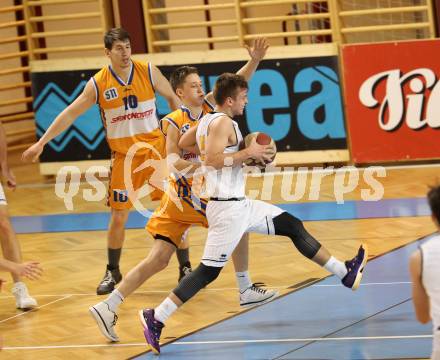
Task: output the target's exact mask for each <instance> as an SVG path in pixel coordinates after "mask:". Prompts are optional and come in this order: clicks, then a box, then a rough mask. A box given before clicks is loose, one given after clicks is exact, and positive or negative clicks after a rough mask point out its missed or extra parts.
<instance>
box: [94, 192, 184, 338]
mask: <svg viewBox="0 0 440 360" xmlns="http://www.w3.org/2000/svg"><path fill="white" fill-rule="evenodd" d="M162 206H164V213H162V211H161V209H162ZM169 210H170V209H169V204H167V201H166V199H165V198H163V199H162V201H161V206H159V207H158V209H156V211H155V212H154V213H153V214H152V216H151V218H150V220H149V221H148V223H147V225H146V229H147V231H148V232H149V233H150V234H151V235H152V236H153V237H154V239H155V240H154V243H153V246H152V249H151V250H150V253H149V254H148V256H147V257H146V258H145V259H144V260H142V261H141V262H140V263H139V264H138V265H136V266H135V267H134V268H133V269H132V270H130V271H129V272H128V274H127V275H126V276H125V277H124V279H123V280H122V282H121V283H120V284H119V286H118V288H117V289H114V290H113V291H112V292H111V294H110V295H109V296H108V297H107V299H105V300H104V301H101V302H100V303H98V304H96V305H94V306H92V307H90V308H89V311H90V313H91V315H92V316H93V318H94V319H95V321H96V323H97V325H98V327H99V329H100V330H101V333H102V334H103V335H104V336H105V337H106V338H107V339H109V340H110V341H118V340H119V339H118V336H117V335H116V332H115V329H114V327H115V325H116V321H117V311H118V307H119V305H121V304H122V302H123V301H124V299H125V298H126V297H127V296H129V295H130V294H131V293H133V292H134V291H135V290H136V289H138V288H139V287H140V286H141V285H142V284H143V283H144V282H145V281H147V280H148V279H149V278H150V277H151V276H153V275H154V274H156V273H158V272H160V271H161V270H163V269H164V268H165V267H167V265H168V262H169V260H170V258H171V256H172V254H173V253H174V251H175V250H176V248H177V244H179V243H180V239H181V238H182V236H183V234H184V233H185V232H186V231H187V230H188V228H189V226H190V225H189V224H183V223H179V222H177V221H174V220H173V219H171V218H170V217H169V216H168V215H169V214H168V211H169Z"/></svg>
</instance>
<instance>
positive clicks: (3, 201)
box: [0, 183, 8, 205]
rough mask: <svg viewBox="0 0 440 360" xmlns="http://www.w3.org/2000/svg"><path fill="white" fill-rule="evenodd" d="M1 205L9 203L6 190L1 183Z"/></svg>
mask: <svg viewBox="0 0 440 360" xmlns="http://www.w3.org/2000/svg"><path fill="white" fill-rule="evenodd" d="M0 205H8V203H7V201H6V196H5V191H4V190H3V185H2V184H1V183H0Z"/></svg>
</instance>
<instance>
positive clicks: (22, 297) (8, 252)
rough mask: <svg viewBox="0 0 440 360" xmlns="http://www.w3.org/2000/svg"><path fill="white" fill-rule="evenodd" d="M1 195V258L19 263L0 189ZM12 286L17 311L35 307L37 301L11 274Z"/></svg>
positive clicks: (19, 251) (19, 256)
mask: <svg viewBox="0 0 440 360" xmlns="http://www.w3.org/2000/svg"><path fill="white" fill-rule="evenodd" d="M0 190H1V193H2V195H3V196H2V197H1V198H2V199H3V202H2V204H0V241H1V248H2V252H3V256H4V258H5V259H6V260H10V261H13V262H17V263H21V261H22V259H21V249H20V244H19V242H18V239H17V237H16V234H15V231H14V229H13V227H12V224H11V221H10V218H9V213H8V208H7V205H6V200H5V199H4V193H3V189H0ZM12 279H13V281H14V286H13V288H12V293H13V294H14V296H15V302H16V306H17V308H18V309H31V308H34V307H36V306H37V305H38V304H37V301H36V300H35V299H34V298H32V297H31V296H30V295H29V293H28V289H27V287H26V285H25V284H24V283H23V282H22V281H21V278H20V277H19V276H18V275H14V274H12Z"/></svg>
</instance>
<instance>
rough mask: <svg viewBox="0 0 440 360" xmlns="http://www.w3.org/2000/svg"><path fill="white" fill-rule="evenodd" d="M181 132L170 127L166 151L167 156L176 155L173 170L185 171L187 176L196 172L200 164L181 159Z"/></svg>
mask: <svg viewBox="0 0 440 360" xmlns="http://www.w3.org/2000/svg"><path fill="white" fill-rule="evenodd" d="M179 135H180V134H179V130H177V129H176V128H175V127H174V126H169V127H168V130H167V138H166V149H167V155H168V156H169V155H171V154H176V155H177V156H176V157H175V159H177V160H176V161H174V162H173V164H172V165H173V166H172V167H173V169H176V170H179V171H180V170H185V173H186V174H192V173H194V171H195V170H196V169H197V168H198V167H200V165H199V164H195V163H193V162H191V161H187V160H184V159H182V158H181V157H180V148H179V146H178V144H179ZM169 165H170V164H169Z"/></svg>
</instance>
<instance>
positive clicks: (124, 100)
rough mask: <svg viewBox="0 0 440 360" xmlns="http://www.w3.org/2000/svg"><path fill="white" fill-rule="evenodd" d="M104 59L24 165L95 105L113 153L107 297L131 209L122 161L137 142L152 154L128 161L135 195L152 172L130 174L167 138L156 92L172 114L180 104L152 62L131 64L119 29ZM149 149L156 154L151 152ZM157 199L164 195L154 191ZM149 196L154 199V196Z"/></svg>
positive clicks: (109, 37)
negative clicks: (148, 147)
mask: <svg viewBox="0 0 440 360" xmlns="http://www.w3.org/2000/svg"><path fill="white" fill-rule="evenodd" d="M104 44H105V54H106V56H107V57H108V58H109V59H110V65H109V66H106V67H104V68H102V69H101V70H100V71H99V72H98V73H96V74H95V75H94V76H93V77H92V78H91V79H90V80H89V81H88V82H87V84H86V86H85V88H84V90H83V92H82V93H81V94H80V95H79V96H78V98H77V99H76V100H75V101H74V102H73V103H72V104H71V105H69V106H68V107H67V108H66V109H64V110H63V112H61V114H59V115H58V116H57V118H56V119H55V120H54V122H53V123H52V125H51V126H50V127H49V128H48V129H47V131H46V132H45V134H44V135H43V136H42V137H41V139H40V140H39V141H38V142H37V143H35V144H34V145H32V146H31V147H30V148H28V149H27V150H26V151H25V152H24V153H23V160H29V159H30V160H32V161H35V160H36V159H37V158H38V157H39V155H40V154H41V153H42V151H43V148H44V146H45V145H46V144H47V143H48V142H49V141H51V140H52V139H53V138H55V137H56V136H58V135H59V134H61V133H62V132H63V131H64V130H66V129H67V128H68V127H69V126H70V125H71V124H72V123H73V122H74V121H75V119H76V118H78V117H79V116H80V115H81V114H83V113H84V112H85V111H87V110H88V109H89V108H90V107H91V106H93V104H95V103H96V104H98V106H99V108H100V112H101V117H102V122H103V124H104V128H105V132H106V136H107V142H108V144H109V147H110V149H111V151H112V163H111V174H110V182H109V193H108V205H109V206H110V207H111V219H110V224H109V228H108V237H107V245H108V265H107V269H106V271H105V275H104V278H103V279H102V281H101V283H100V284H99V286H98V288H97V294H98V295H102V294H108V293H110V292H112V290H113V289H114V286H115V285H116V284H117V283H119V282H120V281H121V279H122V275H121V273H120V271H119V259H120V256H121V250H122V245H123V243H124V233H125V223H126V221H127V218H128V213H129V210H130V208H131V207H132V201H131V199H130V198H129V197H128V190H127V189H126V185H125V182H124V160H125V157H126V154H127V152H128V150H129V149H130V147H131V146H132V145H133V144H135V143H138V142H143V143H148V144H149V145H151V147H152V148H151V149H145V148H143V149H141V150H139V151H138V152H136V154H135V156H134V158H133V160H132V168H131V169H132V171H131V182H132V185H133V188H134V190H137V189H139V188H140V187H141V186H142V185H144V184H145V183H146V182H148V181H149V179H150V177H151V175H152V173H153V169H151V168H147V169H145V170H144V171H139V172H136V173H133V170H134V169H136V168H137V167H138V166H139V165H140V164H142V163H144V161H146V160H147V159H150V158H156V157H157V155H156V154H157V152H159V153H160V154H161V155H163V153H164V149H165V138H164V136H163V134H162V132H161V130H160V129H159V121H158V119H157V116H156V104H155V100H156V98H155V91H157V92H158V93H159V94H160V95H162V96H163V97H164V98H165V99H166V100H167V101H168V104H169V106H170V108H171V109H177V108H178V107H179V105H180V100H179V98H178V97H177V96H176V94H175V93H174V92H173V89H172V88H171V86H170V84H169V82H168V80H167V79H166V78H165V77H164V76H163V75H162V73H161V72H160V70H159V69H158V68H157V67H156V66H154V65H152V64H151V63H147V62H145V63H144V62H141V61H137V60H133V59H131V46H130V35H129V34H128V32H127V31H125V30H124V29H121V28H116V29H111V30H109V31H108V32H107V33H106V34H105V36H104ZM153 150H157V152H156V151H153ZM153 195H155V196H154V198H155V199H157V200H158V199H160V197H161V196H162V192H160V191H156V194H153ZM152 197H153V196H152Z"/></svg>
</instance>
